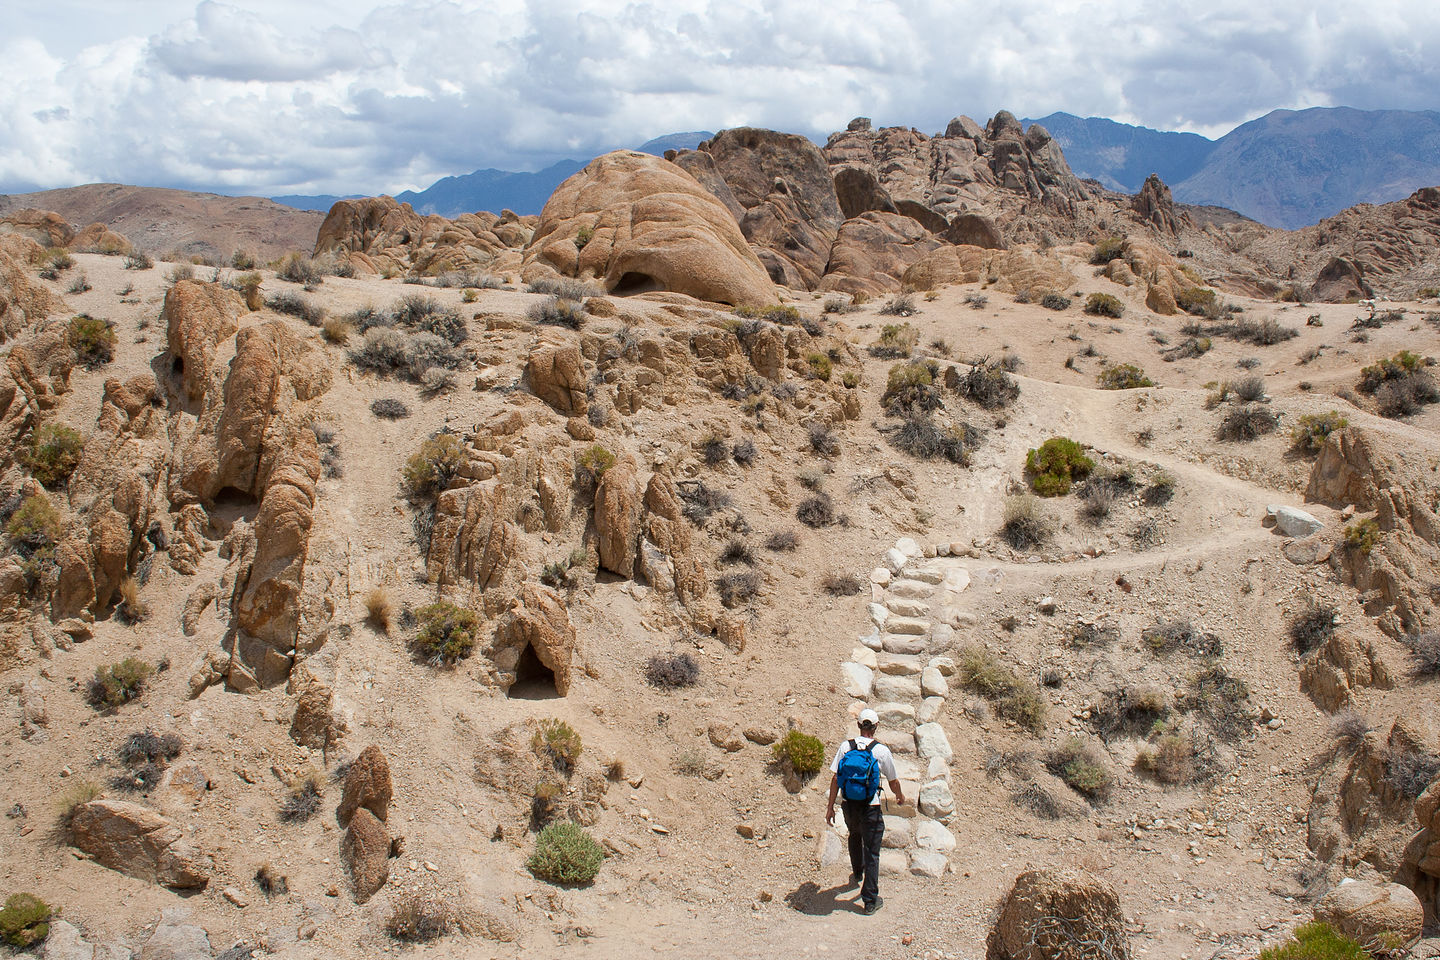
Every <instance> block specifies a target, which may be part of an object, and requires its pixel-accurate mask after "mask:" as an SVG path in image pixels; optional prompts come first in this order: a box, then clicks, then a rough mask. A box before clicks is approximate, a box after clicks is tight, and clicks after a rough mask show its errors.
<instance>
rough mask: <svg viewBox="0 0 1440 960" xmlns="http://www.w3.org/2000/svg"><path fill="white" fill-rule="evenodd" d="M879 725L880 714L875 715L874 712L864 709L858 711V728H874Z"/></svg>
mask: <svg viewBox="0 0 1440 960" xmlns="http://www.w3.org/2000/svg"><path fill="white" fill-rule="evenodd" d="M879 723H880V714H878V713H876V712H875V711H874V710H869V709H866V710H861V711H860V726H862V727H863V726H866V725H869V726H875V725H877V724H879Z"/></svg>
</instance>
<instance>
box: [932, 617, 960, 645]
mask: <svg viewBox="0 0 1440 960" xmlns="http://www.w3.org/2000/svg"><path fill="white" fill-rule="evenodd" d="M954 642H955V629H954V628H953V627H951V626H949V625H947V624H944V623H937V624H935V626H933V627H931V628H930V648H931V649H932V650H948V649H950V647H951V646H952V645H953V644H954Z"/></svg>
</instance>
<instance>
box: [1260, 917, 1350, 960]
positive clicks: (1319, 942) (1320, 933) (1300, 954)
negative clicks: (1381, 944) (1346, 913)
mask: <svg viewBox="0 0 1440 960" xmlns="http://www.w3.org/2000/svg"><path fill="white" fill-rule="evenodd" d="M1260 960H1370V954H1368V953H1366V952H1365V948H1364V947H1362V946H1360V944H1358V943H1356V942H1355V941H1354V940H1351V939H1350V938H1349V937H1347V936H1345V935H1344V934H1342V933H1339V932H1337V931H1336V930H1335V928H1333V927H1331V926H1330V925H1329V924H1328V923H1322V922H1321V921H1319V920H1316V921H1314V922H1312V923H1307V924H1303V925H1301V926H1299V927H1296V928H1295V939H1293V940H1290V941H1288V942H1286V943H1282V944H1280V945H1279V946H1276V947H1267V948H1266V949H1264V950H1261V951H1260Z"/></svg>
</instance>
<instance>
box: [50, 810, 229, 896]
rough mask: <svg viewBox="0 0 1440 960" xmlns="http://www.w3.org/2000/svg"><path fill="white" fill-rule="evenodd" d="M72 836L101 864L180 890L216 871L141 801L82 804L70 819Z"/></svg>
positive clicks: (205, 880)
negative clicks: (143, 805) (139, 802)
mask: <svg viewBox="0 0 1440 960" xmlns="http://www.w3.org/2000/svg"><path fill="white" fill-rule="evenodd" d="M70 836H71V842H72V843H73V844H74V845H75V847H76V848H78V849H79V850H81V851H83V852H85V853H87V854H89V855H90V856H91V857H93V858H94V859H95V861H96V862H97V863H99V864H101V865H102V866H106V867H109V868H110V869H111V870H116V871H118V872H120V873H124V874H128V875H129V876H132V877H135V878H137V879H140V880H148V881H150V882H151V883H158V884H161V885H162V886H166V887H171V888H173V889H176V890H190V889H195V888H197V887H203V886H205V884H206V883H208V882H209V880H210V874H211V873H212V872H213V870H214V866H213V864H212V863H211V862H210V858H209V857H206V856H204V855H202V854H201V853H200V852H199V851H197V850H196V849H195V848H194V847H193V846H191V845H190V843H189V842H188V841H186V840H185V839H184V833H183V832H182V831H181V830H180V828H179V827H177V826H175V824H173V823H171V822H170V821H169V820H167V819H166V818H165V817H163V816H161V815H160V814H158V813H156V812H155V811H154V810H151V809H150V808H149V807H142V806H141V805H140V804H138V803H126V802H124V801H121V800H91V801H90V802H89V803H85V804H81V805H80V806H79V807H77V808H76V809H75V812H74V814H73V816H72V817H71V819H70Z"/></svg>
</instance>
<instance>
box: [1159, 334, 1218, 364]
mask: <svg viewBox="0 0 1440 960" xmlns="http://www.w3.org/2000/svg"><path fill="white" fill-rule="evenodd" d="M1210 347H1211V342H1210V338H1209V337H1186V338H1185V339H1184V340H1183V341H1181V342H1180V343H1179V344H1176V345H1175V346H1173V347H1171V348H1170V349H1168V350H1162V351H1161V353H1160V357H1161V359H1163V360H1164V361H1165V362H1166V363H1174V362H1175V361H1176V360H1193V359H1194V358H1195V357H1203V356H1204V355H1205V354H1207V353H1209V352H1210Z"/></svg>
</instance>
